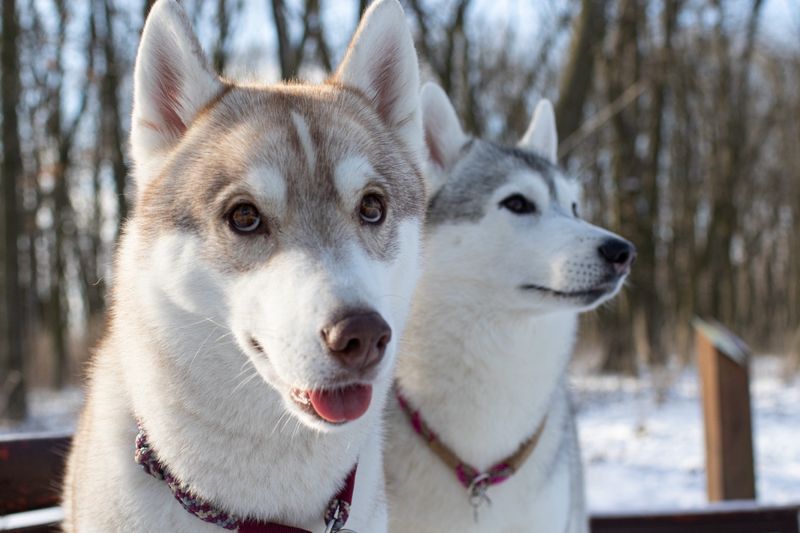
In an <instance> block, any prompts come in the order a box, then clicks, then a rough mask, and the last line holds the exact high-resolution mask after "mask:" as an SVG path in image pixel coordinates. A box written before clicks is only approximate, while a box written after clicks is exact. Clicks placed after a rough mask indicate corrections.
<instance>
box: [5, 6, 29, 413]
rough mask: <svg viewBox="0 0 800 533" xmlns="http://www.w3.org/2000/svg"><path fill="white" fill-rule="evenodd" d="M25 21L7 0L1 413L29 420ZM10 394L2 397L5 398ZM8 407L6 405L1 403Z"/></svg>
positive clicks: (15, 7)
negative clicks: (22, 189) (22, 207)
mask: <svg viewBox="0 0 800 533" xmlns="http://www.w3.org/2000/svg"><path fill="white" fill-rule="evenodd" d="M18 37H19V24H18V22H17V3H16V1H15V0H4V1H3V35H2V52H0V53H1V54H2V56H1V57H0V64H2V89H0V90H2V95H0V96H1V97H2V109H3V127H2V128H3V163H2V165H3V166H2V179H3V199H4V206H3V208H4V209H3V211H4V213H3V215H4V216H3V226H4V239H3V243H4V248H5V249H4V252H5V254H4V255H5V257H4V258H3V259H4V264H5V268H4V271H5V272H4V274H5V276H4V278H3V283H4V285H5V287H4V288H5V302H4V306H3V307H4V311H5V313H4V318H5V324H4V326H5V327H4V328H3V329H4V330H5V332H4V333H5V338H6V343H5V345H4V346H2V349H3V352H4V353H3V357H2V359H0V369H2V370H3V371H4V372H3V375H4V376H5V379H4V381H5V382H4V383H0V387H1V389H0V391H2V392H5V393H6V396H7V398H8V399H7V402H5V409H0V416H2V415H5V417H7V418H9V419H11V420H21V419H23V418H25V415H26V412H27V408H26V398H25V380H24V375H25V374H24V364H23V344H22V343H23V340H22V339H23V328H24V323H23V313H22V306H21V305H20V302H21V299H20V290H19V270H18V265H19V248H18V240H19V232H20V229H21V228H20V226H19V213H18V208H17V202H18V196H17V184H18V183H20V182H21V181H22V172H23V168H22V149H21V146H20V136H19V124H18V117H17V105H18V103H19V96H20V80H19V64H18V62H17V59H18V57H19V50H18V47H17V41H18ZM3 400H4V398H0V402H2V401H3ZM0 407H2V404H0Z"/></svg>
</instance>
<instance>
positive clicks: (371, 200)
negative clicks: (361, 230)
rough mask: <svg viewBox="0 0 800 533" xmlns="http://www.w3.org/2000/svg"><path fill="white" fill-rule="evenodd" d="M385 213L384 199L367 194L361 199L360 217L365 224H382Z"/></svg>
mask: <svg viewBox="0 0 800 533" xmlns="http://www.w3.org/2000/svg"><path fill="white" fill-rule="evenodd" d="M385 211H386V206H385V205H384V202H383V198H381V197H380V196H378V195H377V194H367V195H364V197H363V198H362V199H361V205H360V206H359V208H358V216H359V217H361V221H362V222H364V223H365V224H380V223H381V222H383V219H384V213H385Z"/></svg>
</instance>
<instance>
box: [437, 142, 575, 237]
mask: <svg viewBox="0 0 800 533" xmlns="http://www.w3.org/2000/svg"><path fill="white" fill-rule="evenodd" d="M465 148H467V150H466V153H465V154H464V155H463V156H462V157H461V159H459V161H458V162H457V163H456V164H455V166H454V167H453V169H452V170H451V171H450V174H449V176H448V177H447V180H446V181H445V183H444V185H443V186H442V188H441V189H439V191H438V192H437V193H436V194H435V195H434V196H433V197H432V198H431V199H430V201H429V202H428V213H427V220H426V224H428V225H430V226H435V225H438V224H444V223H447V222H477V221H478V220H480V219H481V218H483V216H484V215H485V214H486V202H487V199H488V198H489V197H490V196H491V195H492V193H493V192H494V191H495V190H497V188H498V187H500V186H502V185H503V184H504V183H506V182H507V181H508V177H509V176H510V175H511V174H512V173H513V172H515V171H518V170H520V169H525V168H529V169H531V170H533V171H534V172H536V173H537V174H539V175H540V176H541V177H542V179H543V180H544V182H545V183H546V184H547V188H548V189H549V191H550V196H551V197H552V198H553V199H556V198H557V194H556V182H555V180H556V176H557V175H559V174H561V172H559V170H558V167H556V166H555V165H552V164H551V163H549V162H548V161H547V160H546V159H545V158H543V157H541V156H539V155H537V154H535V153H533V152H529V151H527V150H523V149H521V148H517V147H513V146H506V145H502V144H498V143H493V142H488V141H483V140H479V139H473V140H471V141H470V143H469V144H468V145H465Z"/></svg>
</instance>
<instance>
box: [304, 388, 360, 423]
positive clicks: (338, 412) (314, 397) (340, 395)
mask: <svg viewBox="0 0 800 533" xmlns="http://www.w3.org/2000/svg"><path fill="white" fill-rule="evenodd" d="M309 399H310V400H311V405H313V406H314V410H315V411H316V412H317V414H318V415H319V416H321V417H322V418H324V419H325V420H327V421H328V422H345V421H348V420H355V419H357V418H360V417H361V416H362V415H363V414H364V413H366V412H367V409H369V402H370V401H371V400H372V386H371V385H350V386H349V387H344V388H341V389H335V390H315V391H311V393H310V394H309Z"/></svg>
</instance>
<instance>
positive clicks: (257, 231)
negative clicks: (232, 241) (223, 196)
mask: <svg viewBox="0 0 800 533" xmlns="http://www.w3.org/2000/svg"><path fill="white" fill-rule="evenodd" d="M242 207H251V208H252V209H253V210H254V211H255V212H256V216H257V217H258V224H257V225H256V226H255V227H254V228H253V229H242V228H240V227H238V226H237V225H236V223H235V222H234V221H233V215H234V213H236V210H237V209H239V208H242ZM225 220H226V222H227V223H228V227H229V228H230V230H231V231H232V232H234V233H236V234H237V235H244V236H250V235H263V234H265V233H267V224H266V222H265V221H264V216H263V215H262V214H261V211H259V210H258V208H257V207H256V206H255V205H253V203H252V202H238V203H236V204H234V205H233V206H232V207H231V208H230V209H229V210H228V212H227V213H226V214H225Z"/></svg>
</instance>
